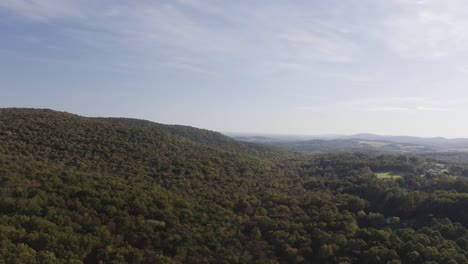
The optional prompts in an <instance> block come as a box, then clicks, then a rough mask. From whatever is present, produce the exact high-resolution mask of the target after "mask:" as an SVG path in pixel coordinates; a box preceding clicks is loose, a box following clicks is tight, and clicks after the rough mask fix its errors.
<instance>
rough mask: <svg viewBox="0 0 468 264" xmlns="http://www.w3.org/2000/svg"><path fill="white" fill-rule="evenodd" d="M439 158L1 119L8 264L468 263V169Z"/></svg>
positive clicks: (3, 244) (2, 228) (36, 113)
mask: <svg viewBox="0 0 468 264" xmlns="http://www.w3.org/2000/svg"><path fill="white" fill-rule="evenodd" d="M446 158H447V157H446ZM437 159H438V156H437V157H429V158H426V157H420V156H408V155H379V156H373V155H369V154H353V153H341V154H324V155H305V154H297V153H292V152H287V151H285V150H282V149H276V148H273V147H267V146H261V145H256V144H251V143H242V142H237V141H235V140H232V139H229V138H227V137H225V136H223V135H221V134H219V133H217V132H212V131H207V130H201V129H196V128H192V127H184V126H173V125H161V124H156V123H152V122H149V121H143V120H135V119H125V118H87V117H80V116H77V115H73V114H68V113H62V112H56V111H52V110H38V109H0V263H467V259H466V254H467V250H468V230H467V227H468V213H467V211H466V210H465V209H466V208H467V206H468V204H467V203H468V181H467V180H466V179H465V178H463V177H460V175H461V174H462V173H461V172H462V171H463V170H464V168H467V166H468V164H466V163H465V161H464V160H463V159H462V158H459V159H457V162H456V163H454V164H452V163H450V162H451V161H450V157H448V158H447V159H441V160H442V161H439V160H437ZM440 162H442V163H440ZM432 168H436V169H437V170H438V171H437V172H438V174H435V173H428V172H427V171H428V169H432ZM439 168H440V170H439ZM442 168H443V169H442ZM434 171H435V170H434ZM452 171H453V173H455V174H450V173H452ZM379 177H380V178H379ZM382 177H383V178H382Z"/></svg>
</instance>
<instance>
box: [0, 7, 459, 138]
mask: <svg viewBox="0 0 468 264" xmlns="http://www.w3.org/2000/svg"><path fill="white" fill-rule="evenodd" d="M467 28H468V2H467V1H465V0H445V1H440V0H427V1H425V0H347V1H343V0H327V1H323V0H238V1H230V0H170V1H154V0H153V1H144V0H134V1H133V0H132V1H130V0H127V1H121V0H112V1H111V0H100V1H95V0H0V107H33V108H50V109H54V110H59V111H66V112H71V113H75V114H79V115H84V116H114V117H134V118H140V119H148V120H151V121H155V122H159V123H168V124H182V125H190V126H195V127H200V128H205V129H210V130H216V131H221V132H250V133H269V134H271V133H273V134H303V135H322V134H355V133H364V132H366V133H377V134H383V135H413V136H423V137H432V136H443V137H449V138H453V137H468V122H465V120H466V117H467V116H468V89H467V88H468V30H466V29H467Z"/></svg>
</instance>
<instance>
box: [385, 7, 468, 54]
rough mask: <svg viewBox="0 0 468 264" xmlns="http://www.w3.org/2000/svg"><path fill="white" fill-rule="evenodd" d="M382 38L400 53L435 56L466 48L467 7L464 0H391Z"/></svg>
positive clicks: (467, 38) (467, 42) (461, 50)
mask: <svg viewBox="0 0 468 264" xmlns="http://www.w3.org/2000/svg"><path fill="white" fill-rule="evenodd" d="M392 3H393V4H391V5H390V8H392V9H393V10H394V11H393V12H389V13H388V14H387V15H386V16H385V17H384V19H383V21H382V24H381V27H380V28H377V29H376V30H378V31H379V33H378V34H379V35H380V38H381V40H382V41H383V42H384V43H386V44H387V45H388V46H389V47H390V48H391V49H393V50H394V51H395V52H397V53H398V54H399V55H401V56H403V57H419V58H427V59H431V58H432V59H437V58H441V57H446V56H450V55H456V54H457V53H459V52H463V51H467V50H468V33H467V31H466V28H467V27H468V12H467V11H468V9H467V7H468V6H467V2H466V1H463V0H447V1H439V0H428V1H409V0H400V1H394V2H392Z"/></svg>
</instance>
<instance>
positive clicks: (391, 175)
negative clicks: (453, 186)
mask: <svg viewBox="0 0 468 264" xmlns="http://www.w3.org/2000/svg"><path fill="white" fill-rule="evenodd" d="M375 176H376V177H377V178H378V179H382V180H385V179H390V180H396V179H400V178H401V175H399V174H398V173H396V172H391V171H384V172H376V173H375Z"/></svg>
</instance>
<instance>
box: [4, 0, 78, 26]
mask: <svg viewBox="0 0 468 264" xmlns="http://www.w3.org/2000/svg"><path fill="white" fill-rule="evenodd" d="M77 3H78V2H77V1H72V0H2V1H0V9H6V10H10V11H11V12H13V13H15V14H17V15H18V16H21V17H23V18H26V19H30V20H37V21H47V20H49V19H55V18H66V19H72V18H83V17H84V13H82V11H83V10H82V8H81V6H80V5H78V4H77Z"/></svg>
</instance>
